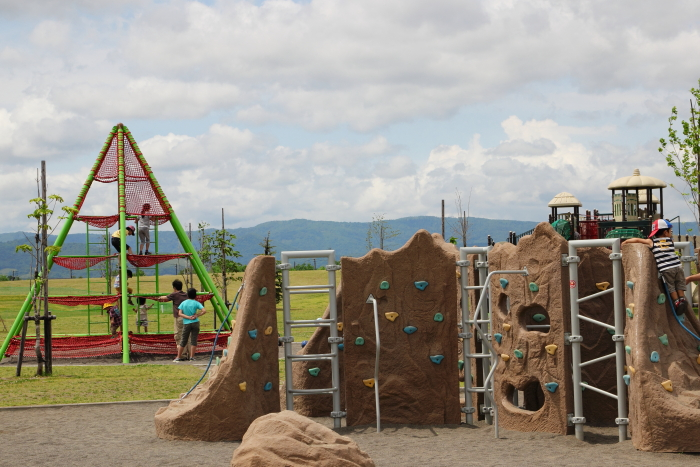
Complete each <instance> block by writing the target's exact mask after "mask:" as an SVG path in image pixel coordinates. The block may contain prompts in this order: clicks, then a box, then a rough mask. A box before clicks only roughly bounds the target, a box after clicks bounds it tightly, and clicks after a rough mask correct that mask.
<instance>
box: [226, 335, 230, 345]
mask: <svg viewBox="0 0 700 467" xmlns="http://www.w3.org/2000/svg"><path fill="white" fill-rule="evenodd" d="M226 345H231V338H230V337H229V338H228V339H227V340H226Z"/></svg>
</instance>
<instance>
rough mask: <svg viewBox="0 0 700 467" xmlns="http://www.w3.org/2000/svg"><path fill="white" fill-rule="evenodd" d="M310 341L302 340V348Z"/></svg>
mask: <svg viewBox="0 0 700 467" xmlns="http://www.w3.org/2000/svg"><path fill="white" fill-rule="evenodd" d="M308 343H309V341H301V348H302V349H303V348H304V347H306V344H308Z"/></svg>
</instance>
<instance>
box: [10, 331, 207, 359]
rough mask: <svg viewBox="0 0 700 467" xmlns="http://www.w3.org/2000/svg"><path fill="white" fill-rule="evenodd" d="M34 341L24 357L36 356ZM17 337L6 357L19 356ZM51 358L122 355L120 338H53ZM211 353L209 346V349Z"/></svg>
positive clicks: (42, 345)
mask: <svg viewBox="0 0 700 467" xmlns="http://www.w3.org/2000/svg"><path fill="white" fill-rule="evenodd" d="M35 342H36V339H26V340H25V341H24V356H25V357H26V358H33V357H35V356H36V352H35V350H34V344H35ZM19 343H20V338H19V337H13V338H12V340H11V341H10V345H9V346H8V347H7V351H6V352H5V356H6V357H17V356H19ZM39 345H40V346H41V352H42V354H44V339H43V338H42V339H41V341H40V344H39ZM51 350H52V352H53V358H85V357H101V356H104V355H116V354H121V353H122V338H121V336H116V337H112V336H84V337H54V338H52V339H51ZM209 351H211V346H210V347H209Z"/></svg>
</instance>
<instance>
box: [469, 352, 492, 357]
mask: <svg viewBox="0 0 700 467" xmlns="http://www.w3.org/2000/svg"><path fill="white" fill-rule="evenodd" d="M464 357H465V358H491V357H492V355H491V354H490V353H468V354H466V355H465V356H464Z"/></svg>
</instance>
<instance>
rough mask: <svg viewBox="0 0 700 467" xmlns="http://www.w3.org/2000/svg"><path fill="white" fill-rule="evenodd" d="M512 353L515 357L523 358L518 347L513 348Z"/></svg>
mask: <svg viewBox="0 0 700 467" xmlns="http://www.w3.org/2000/svg"><path fill="white" fill-rule="evenodd" d="M513 355H515V358H523V352H522V350H520V349H515V350H513Z"/></svg>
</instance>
